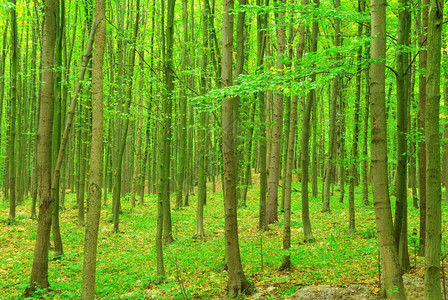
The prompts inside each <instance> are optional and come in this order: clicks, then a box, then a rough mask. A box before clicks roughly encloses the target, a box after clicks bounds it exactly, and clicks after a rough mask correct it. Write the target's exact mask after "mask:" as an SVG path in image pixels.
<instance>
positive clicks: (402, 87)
mask: <svg viewBox="0 0 448 300" xmlns="http://www.w3.org/2000/svg"><path fill="white" fill-rule="evenodd" d="M408 8H409V3H408V1H407V0H401V1H400V10H399V12H398V44H399V48H398V49H399V50H398V53H397V174H396V179H397V180H396V184H395V189H396V192H395V194H396V205H395V223H394V238H395V243H396V246H397V250H399V249H402V250H406V249H407V248H406V247H400V244H402V245H407V227H404V226H403V224H407V182H406V179H407V172H406V171H407V158H408V156H407V141H406V136H407V115H406V112H407V111H408V109H407V104H408V96H409V92H408V89H409V87H410V78H411V77H410V76H409V71H408V70H410V68H409V66H408V65H409V54H408V53H407V51H403V50H400V49H405V48H407V47H409V46H410V43H409V34H410V29H411V27H410V26H411V14H410V12H409V10H408ZM398 254H399V262H400V266H401V269H402V271H403V272H407V271H408V270H409V268H410V263H409V254H408V253H407V252H406V251H398Z"/></svg>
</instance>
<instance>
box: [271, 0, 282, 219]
mask: <svg viewBox="0 0 448 300" xmlns="http://www.w3.org/2000/svg"><path fill="white" fill-rule="evenodd" d="M277 3H278V10H279V12H278V15H277V16H276V18H275V19H276V22H277V29H276V33H277V64H276V72H278V73H279V74H278V75H281V74H282V73H281V72H282V71H283V69H284V60H285V45H286V34H285V27H284V25H285V9H286V8H285V4H286V1H285V0H277ZM273 106H274V107H273V118H272V121H273V126H272V139H271V153H270V160H269V172H268V195H267V220H268V223H269V224H271V223H274V222H276V221H277V220H278V183H279V179H280V169H281V163H282V144H283V143H282V132H283V94H282V93H274V105H273Z"/></svg>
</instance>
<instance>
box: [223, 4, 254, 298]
mask: <svg viewBox="0 0 448 300" xmlns="http://www.w3.org/2000/svg"><path fill="white" fill-rule="evenodd" d="M233 7H234V3H233V0H224V17H223V22H222V32H221V33H222V57H221V86H222V87H227V86H231V85H232V81H233V77H232V61H233V59H232V56H233V13H232V12H231V11H232V10H233ZM233 102H234V99H233V98H232V97H231V96H227V97H225V98H224V99H222V112H221V115H222V124H221V126H222V158H223V166H224V175H223V176H224V214H225V245H226V246H225V247H226V250H225V253H226V263H227V267H228V273H229V281H228V285H227V291H228V295H229V297H236V296H238V295H239V294H240V293H243V292H245V291H246V290H247V289H248V287H249V283H248V281H247V279H246V277H245V275H244V272H243V266H242V264H241V256H240V247H239V241H238V221H237V213H236V210H237V201H236V199H237V198H236V170H235V160H234V157H235V156H234V152H235V149H234V138H233V126H234V122H235V120H234V119H233V104H234V103H233Z"/></svg>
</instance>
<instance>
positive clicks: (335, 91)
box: [302, 0, 341, 212]
mask: <svg viewBox="0 0 448 300" xmlns="http://www.w3.org/2000/svg"><path fill="white" fill-rule="evenodd" d="M340 6H341V3H340V1H339V0H336V1H335V2H334V7H335V9H338V8H339V7H340ZM340 23H341V22H340V20H339V19H335V21H334V47H335V48H337V47H339V46H340V45H341V36H340ZM337 59H339V57H338V56H336V60H337ZM340 82H341V78H340V75H337V76H336V77H335V78H333V87H332V90H331V92H332V96H331V101H330V128H329V131H328V155H327V164H326V171H325V177H324V182H325V183H324V191H323V206H322V212H329V211H330V193H331V191H330V190H331V182H332V180H333V170H334V152H335V148H334V147H335V139H336V111H337V110H336V108H337V103H338V102H339V97H340V91H339V89H340ZM302 153H303V152H302Z"/></svg>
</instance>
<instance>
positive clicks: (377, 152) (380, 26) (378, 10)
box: [370, 0, 406, 299]
mask: <svg viewBox="0 0 448 300" xmlns="http://www.w3.org/2000/svg"><path fill="white" fill-rule="evenodd" d="M371 17H372V25H371V28H372V37H374V39H373V40H372V48H371V59H372V61H373V62H372V63H371V65H370V95H371V97H370V98H371V112H372V127H371V139H372V140H371V165H372V170H371V172H372V192H373V200H374V206H375V214H376V227H377V232H378V243H379V250H380V257H381V268H382V271H383V274H384V277H383V278H384V280H383V288H384V290H385V292H386V296H387V298H388V299H406V295H405V291H404V285H403V279H402V277H401V270H400V266H399V264H398V253H397V248H396V246H395V240H394V236H393V224H392V212H391V207H390V199H389V182H388V176H387V125H386V101H385V100H386V98H385V58H386V1H385V0H372V2H371Z"/></svg>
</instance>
